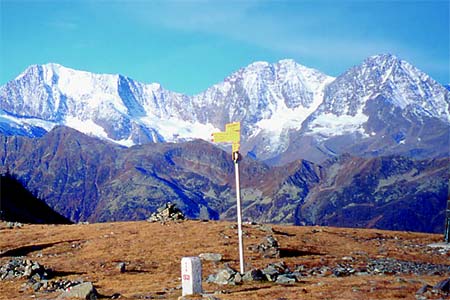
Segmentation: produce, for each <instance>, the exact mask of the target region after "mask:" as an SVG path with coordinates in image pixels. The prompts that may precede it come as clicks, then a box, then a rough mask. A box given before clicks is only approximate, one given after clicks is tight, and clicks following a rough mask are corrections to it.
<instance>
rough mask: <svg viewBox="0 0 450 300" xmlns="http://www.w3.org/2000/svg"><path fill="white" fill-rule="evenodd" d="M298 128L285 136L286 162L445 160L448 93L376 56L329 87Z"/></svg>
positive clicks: (401, 64)
mask: <svg viewBox="0 0 450 300" xmlns="http://www.w3.org/2000/svg"><path fill="white" fill-rule="evenodd" d="M303 125H304V126H303V128H302V130H301V132H300V134H298V133H295V134H293V136H291V145H290V147H289V149H288V151H287V152H288V155H289V157H288V158H287V159H286V158H284V159H285V160H287V161H289V160H292V159H293V158H298V157H306V158H308V159H311V160H313V161H320V160H321V159H323V158H324V157H327V156H329V155H335V154H339V153H344V152H349V153H353V154H356V155H370V156H379V155H386V154H396V153H401V154H404V155H410V156H418V157H433V156H448V155H450V147H449V145H450V142H449V137H450V93H449V92H448V90H447V89H445V87H444V86H442V85H441V84H439V83H437V82H436V81H435V80H433V79H432V78H430V77H429V76H428V75H426V74H425V73H423V72H421V71H420V70H418V69H417V68H415V67H414V66H412V65H411V64H409V63H408V62H406V61H404V60H401V59H399V58H397V57H395V56H393V55H376V56H372V57H369V58H368V59H366V60H365V61H364V62H363V63H362V64H361V65H359V66H355V67H353V68H351V69H350V70H348V71H347V72H345V73H344V74H342V75H341V76H338V77H337V78H336V79H335V80H334V81H333V82H332V83H330V84H329V85H328V86H327V87H326V89H325V92H324V99H323V102H322V103H321V105H320V106H319V107H318V108H317V110H316V111H315V112H314V113H312V114H311V115H310V116H309V117H308V119H307V120H306V121H305V122H304V124H303ZM299 145H303V148H300V146H299ZM296 148H299V149H300V150H299V151H298V152H297V156H295V155H292V152H293V151H294V149H296ZM304 149H306V150H304ZM307 152H308V153H307Z"/></svg>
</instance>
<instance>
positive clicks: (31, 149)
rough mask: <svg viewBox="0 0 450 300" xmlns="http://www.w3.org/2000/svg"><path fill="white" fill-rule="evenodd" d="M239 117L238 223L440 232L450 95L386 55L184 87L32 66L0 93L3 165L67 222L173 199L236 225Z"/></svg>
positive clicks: (272, 67)
mask: <svg viewBox="0 0 450 300" xmlns="http://www.w3.org/2000/svg"><path fill="white" fill-rule="evenodd" d="M232 121H240V122H241V127H242V138H241V140H242V146H241V149H242V153H243V154H244V159H243V160H242V163H241V169H242V170H241V173H242V174H243V175H242V196H243V205H244V219H245V220H248V221H258V222H274V223H291V224H297V225H301V224H308V225H311V224H320V225H335V226H350V227H376V228H383V229H399V230H411V231H428V232H440V231H442V230H443V225H444V217H445V216H444V211H445V203H446V200H447V196H448V182H449V179H450V178H449V172H448V166H449V157H450V155H449V151H450V147H449V145H450V143H449V137H450V93H449V91H448V89H447V88H446V87H444V86H443V85H441V84H439V83H437V82H436V81H434V80H433V79H432V78H430V77H429V76H428V75H426V74H424V73H423V72H421V71H420V70H418V69H417V68H415V67H414V66H412V65H411V64H409V63H408V62H406V61H403V60H401V59H399V58H397V57H395V56H393V55H376V56H373V57H369V58H367V59H366V60H365V61H364V62H363V63H362V64H361V65H358V66H355V67H353V68H351V69H350V70H348V71H346V72H344V73H343V74H342V75H340V76H338V77H336V78H334V77H331V76H327V75H325V74H323V73H321V72H319V71H317V70H314V69H310V68H307V67H304V66H301V65H299V64H297V63H296V62H294V61H293V60H281V61H279V62H278V63H275V64H270V63H267V62H256V63H253V64H251V65H249V66H247V67H245V68H243V69H240V70H238V71H237V72H235V73H234V74H232V75H230V76H229V77H227V78H225V80H224V81H223V82H221V83H218V84H216V85H214V86H212V87H210V88H209V89H207V90H206V91H204V92H203V93H201V94H198V95H195V96H187V95H183V94H179V93H174V92H171V91H168V90H165V89H163V88H162V87H161V86H160V85H159V84H156V83H153V84H142V83H139V82H136V81H134V80H132V79H130V78H127V77H124V76H122V75H99V74H92V73H89V72H84V71H76V70H72V69H69V68H66V67H63V66H60V65H57V64H47V65H34V66H30V67H29V68H27V69H26V70H25V71H24V72H23V73H22V74H20V75H19V76H18V77H17V78H15V79H14V80H12V81H10V82H8V83H7V84H6V85H4V86H2V87H0V173H1V174H7V176H10V177H11V178H13V179H14V180H16V181H17V182H20V183H21V184H22V185H23V186H24V187H25V188H26V189H27V190H28V191H30V192H31V193H32V194H33V195H34V196H35V197H37V198H39V199H41V200H42V201H44V202H45V204H46V205H48V206H49V207H51V208H52V209H54V210H55V212H56V213H58V214H60V215H62V216H63V217H65V218H67V219H70V220H71V221H74V222H78V221H111V220H131V219H134V220H135V219H144V218H146V217H147V216H148V215H149V214H150V212H153V211H155V210H156V209H157V208H158V207H160V206H161V205H162V204H164V203H166V202H168V201H171V202H175V203H176V204H177V205H178V207H179V208H181V210H182V211H183V212H184V213H185V214H186V215H187V216H188V217H190V218H208V219H234V217H235V200H234V196H233V195H234V177H233V163H232V161H231V160H230V155H229V153H227V152H226V151H224V150H223V149H227V150H228V148H227V147H222V149H220V148H218V147H217V146H215V145H212V144H211V143H210V142H208V140H209V139H210V135H211V133H212V132H214V131H222V130H223V128H224V126H225V124H226V123H228V122H232Z"/></svg>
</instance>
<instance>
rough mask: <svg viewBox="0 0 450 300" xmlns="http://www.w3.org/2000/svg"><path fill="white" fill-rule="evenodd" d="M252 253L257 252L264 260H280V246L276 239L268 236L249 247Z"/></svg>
mask: <svg viewBox="0 0 450 300" xmlns="http://www.w3.org/2000/svg"><path fill="white" fill-rule="evenodd" d="M249 250H252V251H253V252H259V253H260V254H261V255H262V257H264V258H280V245H279V243H278V241H277V239H276V238H274V237H273V236H272V235H268V236H266V237H265V238H264V240H263V241H262V242H261V243H260V244H258V245H253V246H250V247H249Z"/></svg>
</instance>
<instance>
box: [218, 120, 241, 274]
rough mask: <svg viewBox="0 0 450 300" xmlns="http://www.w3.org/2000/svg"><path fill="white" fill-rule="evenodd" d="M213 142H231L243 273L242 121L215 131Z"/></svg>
mask: <svg viewBox="0 0 450 300" xmlns="http://www.w3.org/2000/svg"><path fill="white" fill-rule="evenodd" d="M212 137H213V142H216V143H231V145H232V155H231V157H232V159H233V162H234V171H235V174H236V200H237V205H236V206H237V222H238V237H239V266H240V272H241V274H244V242H243V238H242V209H241V191H240V185H239V163H238V162H239V159H240V155H239V147H240V143H241V123H240V122H234V123H228V124H226V125H225V131H224V132H215V133H213V134H212Z"/></svg>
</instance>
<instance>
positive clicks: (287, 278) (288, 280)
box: [275, 274, 296, 284]
mask: <svg viewBox="0 0 450 300" xmlns="http://www.w3.org/2000/svg"><path fill="white" fill-rule="evenodd" d="M295 281H296V280H295V277H292V275H290V274H283V275H279V276H278V277H277V280H276V281H275V282H276V283H279V284H293V283H295Z"/></svg>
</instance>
